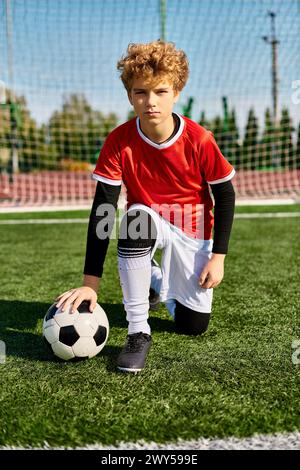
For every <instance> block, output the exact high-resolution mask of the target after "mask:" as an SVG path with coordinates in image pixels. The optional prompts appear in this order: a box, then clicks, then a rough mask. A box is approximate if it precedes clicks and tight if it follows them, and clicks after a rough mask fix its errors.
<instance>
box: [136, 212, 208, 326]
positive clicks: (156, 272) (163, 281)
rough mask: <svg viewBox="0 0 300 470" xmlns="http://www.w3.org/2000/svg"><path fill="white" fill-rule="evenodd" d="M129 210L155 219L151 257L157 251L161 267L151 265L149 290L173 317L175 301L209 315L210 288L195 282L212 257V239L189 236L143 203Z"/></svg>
mask: <svg viewBox="0 0 300 470" xmlns="http://www.w3.org/2000/svg"><path fill="white" fill-rule="evenodd" d="M132 209H141V210H143V211H145V212H148V213H149V214H150V215H151V217H152V219H153V220H154V223H155V226H156V230H157V239H156V242H155V245H154V247H153V250H152V253H151V258H153V256H154V253H155V251H156V249H157V248H159V249H161V250H162V260H161V266H160V267H159V266H152V271H151V287H152V288H153V289H154V290H155V291H156V292H157V293H159V295H160V299H161V301H162V302H165V304H166V307H167V308H168V310H169V312H170V314H171V315H172V316H173V317H174V310H175V306H176V303H175V300H177V301H178V302H180V303H181V304H183V305H184V306H186V307H188V308H190V309H192V310H195V311H196V312H203V313H210V312H211V306H212V296H213V289H203V288H202V287H200V285H199V283H198V279H199V276H200V274H201V272H202V269H203V268H204V266H205V265H206V263H207V262H208V261H209V259H210V258H211V252H212V244H213V240H199V239H196V238H192V237H189V236H188V235H186V234H185V233H184V232H183V231H182V230H180V228H178V227H176V226H175V225H172V224H170V223H169V222H168V221H167V220H165V219H164V218H162V217H161V216H160V215H159V214H157V213H156V212H155V211H154V210H153V209H151V208H150V207H148V206H145V205H143V204H133V205H132V206H130V208H129V212H130V210H132Z"/></svg>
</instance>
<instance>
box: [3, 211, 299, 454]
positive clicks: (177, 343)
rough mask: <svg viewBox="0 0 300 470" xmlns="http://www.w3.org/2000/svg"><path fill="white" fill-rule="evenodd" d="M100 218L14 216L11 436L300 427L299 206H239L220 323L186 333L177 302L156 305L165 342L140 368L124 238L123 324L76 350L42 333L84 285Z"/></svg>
mask: <svg viewBox="0 0 300 470" xmlns="http://www.w3.org/2000/svg"><path fill="white" fill-rule="evenodd" d="M290 207H293V206H290ZM279 210H280V211H281V212H282V211H286V208H285V207H280V208H279ZM244 211H245V208H244V210H243V212H244ZM267 211H269V210H267ZM18 215H19V214H18ZM63 215H64V217H70V218H72V217H74V213H73V212H70V213H67V212H64V213H63ZM35 216H36V215H35ZM40 216H41V214H39V217H40ZM77 216H78V215H77ZM82 216H84V217H86V216H87V213H86V212H83V213H82ZM16 217H17V216H16V215H15V217H13V218H16ZM48 217H49V218H53V217H56V214H54V213H49V214H48ZM1 218H2V219H3V215H2V217H1ZM86 228H87V227H86V225H85V224H72V225H70V224H68V225H67V224H66V225H64V224H53V225H38V224H37V225H1V226H0V234H1V252H0V275H1V283H0V340H2V341H4V342H5V344H6V352H7V356H6V361H5V363H2V364H0V445H20V446H43V444H44V443H45V442H47V443H48V444H49V445H51V446H69V447H74V446H83V445H85V444H91V443H101V444H103V445H110V444H116V443H118V442H120V441H126V442H128V441H131V442H132V441H140V440H144V441H148V442H149V441H155V442H166V441H168V442H169V441H175V440H177V439H179V438H181V439H196V438H198V437H215V436H219V437H223V436H249V435H253V434H254V433H275V432H283V431H294V430H296V429H299V425H300V418H299V413H298V408H299V389H300V383H299V382H300V381H299V373H300V365H299V364H294V363H293V361H292V354H293V352H294V350H293V348H292V342H293V341H294V340H297V339H298V340H299V339H300V324H299V306H300V305H299V304H300V302H299V274H300V272H299V266H300V237H299V219H298V218H292V217H291V218H282V219H280V218H278V219H277V218H274V219H273V218H272V219H270V218H269V219H249V220H247V219H236V220H235V222H234V227H233V231H232V237H231V242H230V251H229V254H228V256H227V258H226V261H225V278H224V280H223V282H222V284H221V285H220V287H218V288H217V289H215V292H214V302H213V316H212V320H211V323H210V326H209V329H208V331H207V332H206V333H205V334H204V335H203V336H200V337H189V336H185V335H178V334H177V333H176V332H175V330H174V325H173V322H172V320H171V319H170V317H169V315H168V313H167V311H166V309H165V307H164V306H161V307H160V309H159V311H158V312H155V313H153V312H151V316H150V324H151V328H152V333H153V340H154V344H153V347H152V348H151V350H150V353H149V356H148V360H147V367H146V369H145V370H144V371H142V372H141V373H140V374H138V375H128V374H122V373H120V372H117V370H116V365H115V363H116V357H117V355H118V353H119V352H120V350H121V347H122V346H123V343H124V340H125V336H126V333H127V331H126V320H125V314H124V311H123V306H122V294H121V289H120V285H119V280H118V275H117V259H116V241H115V240H112V241H111V243H110V248H109V253H108V257H107V260H106V264H105V270H104V275H103V279H102V280H101V285H100V290H99V298H98V301H99V303H101V305H102V307H103V308H104V309H105V311H106V312H107V315H108V318H109V322H110V328H111V329H110V336H109V340H108V342H107V344H106V346H105V348H104V349H103V350H102V352H101V353H100V355H99V356H97V357H95V358H93V359H90V360H87V361H83V362H78V363H68V362H67V363H64V362H60V361H58V360H56V359H55V358H54V356H52V355H51V353H50V352H49V351H48V349H46V347H45V345H44V342H43V341H42V319H43V316H44V314H45V312H46V310H47V309H48V307H49V305H50V304H51V303H52V302H53V300H54V297H55V296H57V295H58V294H59V293H61V292H63V291H65V290H67V289H69V288H71V287H76V286H79V285H81V282H82V268H83V262H84V251H85V241H86Z"/></svg>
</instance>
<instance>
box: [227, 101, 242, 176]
mask: <svg viewBox="0 0 300 470" xmlns="http://www.w3.org/2000/svg"><path fill="white" fill-rule="evenodd" d="M225 142H226V149H225V151H224V152H225V153H224V154H225V156H226V158H227V159H228V161H229V162H230V163H231V164H232V165H233V166H234V167H235V168H236V169H238V168H239V167H240V144H239V131H238V127H237V124H236V115H235V110H234V109H232V111H231V113H229V117H228V128H227V132H226V133H225Z"/></svg>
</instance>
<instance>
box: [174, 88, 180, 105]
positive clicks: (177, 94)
mask: <svg viewBox="0 0 300 470" xmlns="http://www.w3.org/2000/svg"><path fill="white" fill-rule="evenodd" d="M179 96H180V92H179V91H177V92H176V93H174V100H173V101H174V103H177V101H178V100H179Z"/></svg>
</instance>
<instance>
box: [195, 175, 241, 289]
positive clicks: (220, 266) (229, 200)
mask: <svg viewBox="0 0 300 470" xmlns="http://www.w3.org/2000/svg"><path fill="white" fill-rule="evenodd" d="M211 190H212V193H213V196H214V199H215V210H214V242H213V248H212V257H211V259H210V261H209V262H208V263H207V264H206V266H205V267H204V269H203V271H202V273H201V275H200V277H199V284H200V285H201V287H203V288H204V289H209V288H213V287H217V286H218V285H219V284H220V282H221V281H222V279H223V276H224V260H225V256H226V254H227V252H228V245H229V239H230V233H231V228H232V223H233V216H234V206H235V192H234V188H233V185H232V183H231V181H226V182H224V183H218V184H212V185H211Z"/></svg>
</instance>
